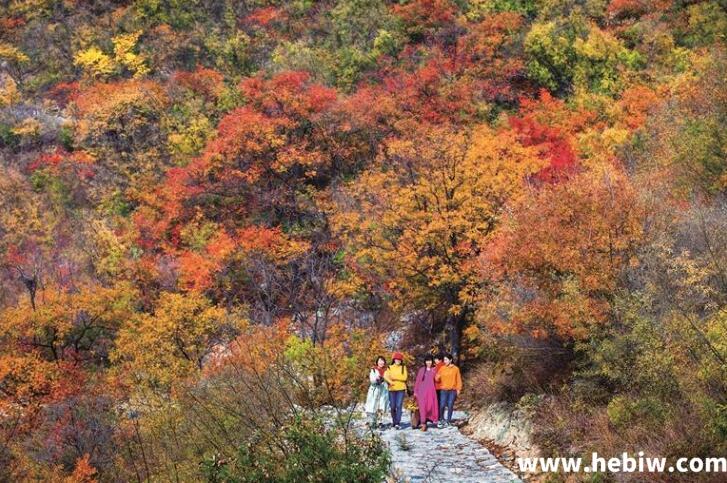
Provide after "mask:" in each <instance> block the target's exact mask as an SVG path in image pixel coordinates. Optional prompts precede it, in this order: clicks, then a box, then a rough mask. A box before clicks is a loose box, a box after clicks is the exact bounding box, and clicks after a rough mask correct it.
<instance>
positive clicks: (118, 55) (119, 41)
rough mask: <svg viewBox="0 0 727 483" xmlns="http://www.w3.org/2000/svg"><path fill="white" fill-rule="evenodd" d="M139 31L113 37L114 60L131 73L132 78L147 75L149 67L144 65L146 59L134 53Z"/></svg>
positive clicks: (139, 34)
mask: <svg viewBox="0 0 727 483" xmlns="http://www.w3.org/2000/svg"><path fill="white" fill-rule="evenodd" d="M140 36H141V31H140V30H139V31H137V32H133V33H130V34H122V35H117V36H116V37H114V39H113V42H114V60H115V61H116V62H118V63H119V64H121V65H123V66H124V67H126V68H127V69H129V70H130V71H131V72H133V73H134V77H137V78H138V77H143V76H145V75H146V74H148V73H149V67H148V66H147V65H146V58H145V57H144V56H143V55H140V54H136V53H134V48H136V43H137V42H138V41H139V37H140Z"/></svg>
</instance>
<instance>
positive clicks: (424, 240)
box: [331, 126, 542, 351]
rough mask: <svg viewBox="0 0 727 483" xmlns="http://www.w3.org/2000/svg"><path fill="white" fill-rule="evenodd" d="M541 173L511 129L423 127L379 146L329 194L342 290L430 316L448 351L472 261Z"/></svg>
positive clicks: (467, 309) (468, 294) (468, 302)
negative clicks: (364, 291)
mask: <svg viewBox="0 0 727 483" xmlns="http://www.w3.org/2000/svg"><path fill="white" fill-rule="evenodd" d="M541 166H542V163H541V161H540V160H539V159H538V150H537V149H536V148H531V147H525V146H523V145H521V144H520V143H519V142H518V141H517V136H516V133H514V132H513V131H510V130H500V131H495V130H493V129H491V128H489V127H487V126H477V127H476V128H474V129H472V130H471V131H462V130H456V129H453V128H452V127H448V126H444V127H435V126H423V127H422V128H420V129H419V130H418V131H416V133H415V134H414V135H412V136H411V137H405V138H402V139H395V140H392V141H390V142H389V143H387V144H386V149H385V151H384V154H382V155H381V157H380V159H379V160H378V161H377V163H376V164H375V165H374V166H373V167H372V168H371V169H369V170H368V171H366V172H365V173H364V174H363V175H362V176H360V177H359V178H358V179H357V180H356V181H355V182H352V183H349V184H348V185H346V186H345V187H344V189H343V190H341V192H338V193H334V194H333V200H334V204H333V210H332V213H331V219H332V222H333V226H334V227H335V231H336V233H338V235H339V236H340V237H341V238H342V239H343V240H344V241H345V247H346V248H345V249H346V255H347V257H346V259H347V264H348V266H349V267H350V270H351V274H352V275H351V276H350V277H349V279H348V280H343V284H344V285H347V286H348V288H349V290H352V291H356V290H360V289H361V288H362V287H366V288H368V289H369V290H372V289H373V290H380V291H382V292H383V294H384V295H385V297H387V298H390V299H391V300H392V302H393V303H394V305H395V306H396V307H398V308H399V309H400V310H428V311H430V312H431V313H433V314H435V317H436V318H437V319H438V321H439V322H440V323H444V324H445V325H446V326H447V327H448V329H449V331H450V341H451V344H452V347H453V350H454V351H458V350H459V337H460V333H461V331H462V329H463V327H464V325H465V323H466V321H467V320H468V317H469V315H470V314H471V310H472V308H473V305H472V303H473V298H472V297H473V294H474V289H475V287H476V285H477V283H478V276H477V274H476V272H475V270H474V268H475V267H474V264H473V261H474V259H475V257H477V255H478V254H479V253H480V251H481V249H482V247H483V244H484V243H486V241H487V239H488V238H489V236H490V234H491V233H492V232H493V230H494V229H495V228H496V227H497V225H498V223H499V220H500V218H501V216H502V215H503V209H504V207H505V205H506V204H507V203H509V202H513V201H514V200H516V199H517V198H519V197H520V196H521V195H522V194H523V193H524V192H525V191H526V184H527V178H528V176H530V175H531V174H532V173H534V172H536V171H537V170H538V169H540V167H541Z"/></svg>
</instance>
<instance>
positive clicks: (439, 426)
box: [437, 421, 444, 429]
mask: <svg viewBox="0 0 727 483" xmlns="http://www.w3.org/2000/svg"><path fill="white" fill-rule="evenodd" d="M437 427H438V428H439V429H442V428H443V427H444V423H443V422H442V421H439V422H438V423H437Z"/></svg>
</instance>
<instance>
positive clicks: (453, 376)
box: [437, 354, 462, 428]
mask: <svg viewBox="0 0 727 483" xmlns="http://www.w3.org/2000/svg"><path fill="white" fill-rule="evenodd" d="M437 376H438V377H439V385H440V387H441V395H440V401H439V427H440V428H442V427H444V426H447V425H450V424H452V412H453V411H454V401H455V400H456V399H457V396H459V393H460V392H462V376H461V375H460V372H459V367H457V366H455V365H454V363H453V362H452V354H447V355H445V356H444V365H443V366H442V367H440V368H439V370H438V371H437ZM445 408H448V409H449V413H448V414H447V418H446V419H445V417H444V409H445Z"/></svg>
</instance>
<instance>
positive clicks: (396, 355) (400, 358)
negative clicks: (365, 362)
mask: <svg viewBox="0 0 727 483" xmlns="http://www.w3.org/2000/svg"><path fill="white" fill-rule="evenodd" d="M396 359H399V360H400V361H403V360H404V354H402V353H401V352H394V355H392V356H391V360H396Z"/></svg>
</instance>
